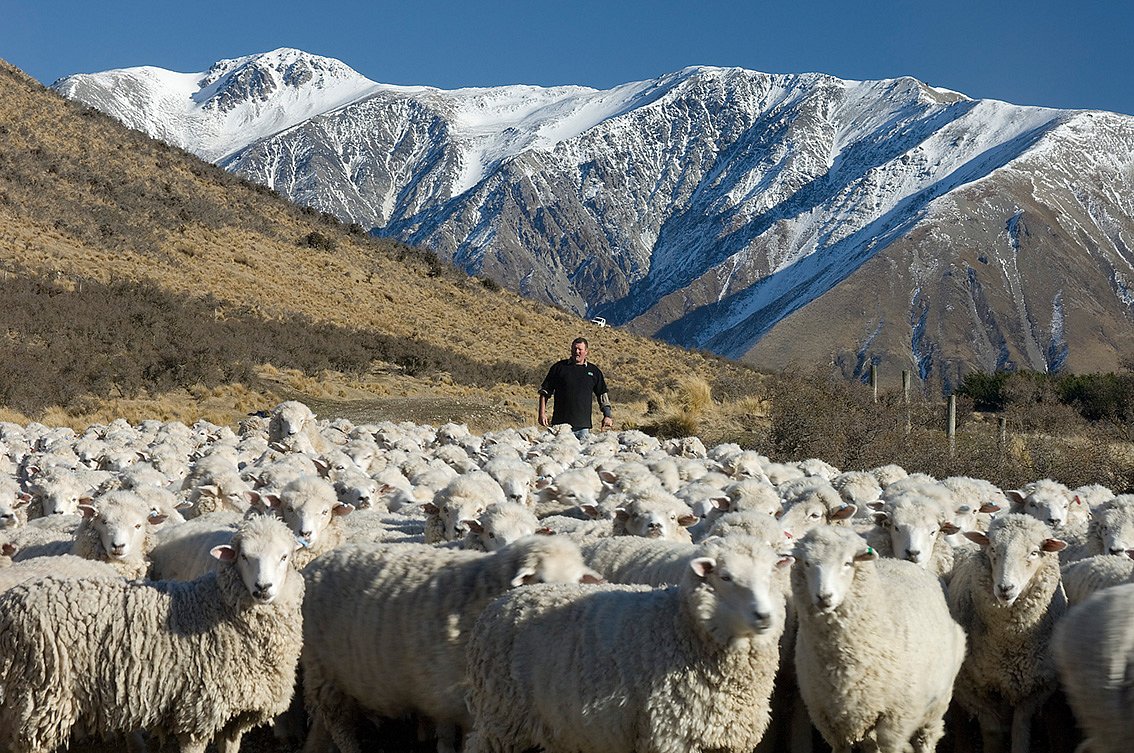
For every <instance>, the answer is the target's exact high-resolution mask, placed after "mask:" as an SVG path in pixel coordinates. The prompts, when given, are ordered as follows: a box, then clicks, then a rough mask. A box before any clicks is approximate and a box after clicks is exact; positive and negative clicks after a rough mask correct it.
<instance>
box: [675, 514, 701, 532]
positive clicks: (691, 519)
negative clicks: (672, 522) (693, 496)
mask: <svg viewBox="0 0 1134 753" xmlns="http://www.w3.org/2000/svg"><path fill="white" fill-rule="evenodd" d="M696 522H697V516H696V515H694V514H692V513H688V514H686V515H679V516H678V517H677V525H679V526H681V527H682V528H688V527H689V526H691V525H693V524H694V523H696Z"/></svg>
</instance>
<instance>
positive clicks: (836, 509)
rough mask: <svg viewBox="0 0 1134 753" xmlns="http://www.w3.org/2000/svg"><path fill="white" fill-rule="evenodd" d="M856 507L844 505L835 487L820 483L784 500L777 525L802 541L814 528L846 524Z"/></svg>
mask: <svg viewBox="0 0 1134 753" xmlns="http://www.w3.org/2000/svg"><path fill="white" fill-rule="evenodd" d="M857 510H858V508H857V507H855V506H854V505H848V504H846V503H845V502H843V498H842V497H840V496H839V493H838V492H837V491H835V487H833V486H831V485H830V484H828V483H825V482H824V483H822V484H821V485H820V486H817V487H814V488H812V489H810V490H809V491H807V492H805V493H803V494H801V495H799V496H796V497H793V498H791V499H785V500H784V514H783V515H782V516H780V525H781V526H783V528H784V530H785V531H787V532H788V533H789V534H791V536H793V537H794V538H797V539H798V538H801V537H802V536H803V535H804V534H805V533H807V532H808V531H809V530H811V529H812V528H814V527H815V526H819V525H825V524H832V525H847V524H848V522H849V521H850V520H851V519H852V518H854V515H855V512H857Z"/></svg>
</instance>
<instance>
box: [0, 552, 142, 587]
mask: <svg viewBox="0 0 1134 753" xmlns="http://www.w3.org/2000/svg"><path fill="white" fill-rule="evenodd" d="M5 546H9V545H5ZM6 559H7V564H6V565H0V592H2V591H7V590H8V589H9V588H12V587H13V586H17V585H19V584H21V583H25V582H27V581H32V580H39V579H40V578H46V577H52V578H99V579H103V580H106V579H110V580H122V579H123V576H122V573H120V572H119V571H118V570H117V569H116V568H115V567H114V566H113V565H111V564H109V563H107V562H98V561H92V560H89V559H86V558H84V557H76V556H75V555H73V554H59V555H55V556H52V557H35V558H33V559H30V560H24V561H22V562H12V560H11V558H10V557H6Z"/></svg>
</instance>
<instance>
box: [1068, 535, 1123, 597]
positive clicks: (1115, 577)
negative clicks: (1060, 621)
mask: <svg viewBox="0 0 1134 753" xmlns="http://www.w3.org/2000/svg"><path fill="white" fill-rule="evenodd" d="M1060 578H1061V580H1062V581H1063V591H1064V593H1066V594H1067V605H1068V606H1075V605H1076V604H1079V603H1080V602H1083V601H1086V600H1087V599H1088V598H1089V597H1090V596H1091V594H1093V593H1095V592H1096V591H1100V590H1102V589H1104V588H1110V587H1111V586H1117V585H1121V584H1124V583H1130V582H1131V581H1134V549H1131V550H1129V551H1127V552H1123V553H1122V554H1097V555H1095V556H1093V557H1086V558H1084V559H1080V560H1076V561H1075V562H1071V563H1069V564H1066V565H1064V566H1063V567H1062V569H1061V572H1060Z"/></svg>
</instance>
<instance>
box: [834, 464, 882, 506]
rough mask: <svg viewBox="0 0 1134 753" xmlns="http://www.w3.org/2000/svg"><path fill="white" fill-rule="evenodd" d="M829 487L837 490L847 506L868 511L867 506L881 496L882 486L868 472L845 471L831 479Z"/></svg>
mask: <svg viewBox="0 0 1134 753" xmlns="http://www.w3.org/2000/svg"><path fill="white" fill-rule="evenodd" d="M831 486H833V487H835V489H837V490H838V492H839V496H841V497H842V498H843V501H844V502H846V503H847V504H848V505H854V506H855V507H857V508H858V509H859V510H867V511H869V510H868V508H867V505H869V504H870V503H871V502H875V501H877V500H878V498H879V497H881V496H882V485H881V484H879V483H878V479H877V478H876V477H875V476H874V474H873V473H870V472H869V471H847V472H846V473H840V474H839V475H838V476H835V477H834V478H833V479H831Z"/></svg>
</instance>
